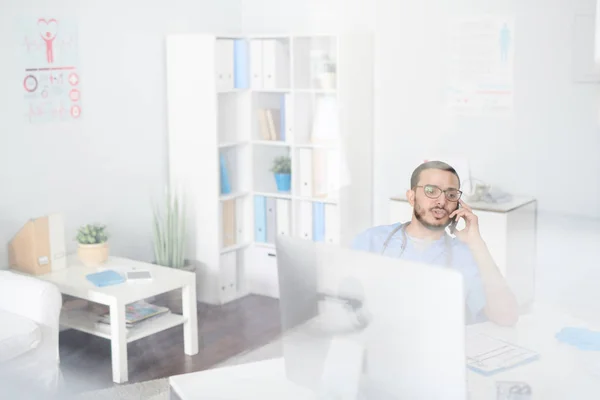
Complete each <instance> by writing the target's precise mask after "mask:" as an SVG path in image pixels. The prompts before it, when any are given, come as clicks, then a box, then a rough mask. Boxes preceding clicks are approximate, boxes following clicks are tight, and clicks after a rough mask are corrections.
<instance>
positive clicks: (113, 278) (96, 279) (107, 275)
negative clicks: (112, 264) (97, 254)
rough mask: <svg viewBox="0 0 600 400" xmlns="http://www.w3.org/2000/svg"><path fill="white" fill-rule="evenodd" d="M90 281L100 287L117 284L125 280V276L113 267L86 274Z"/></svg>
mask: <svg viewBox="0 0 600 400" xmlns="http://www.w3.org/2000/svg"><path fill="white" fill-rule="evenodd" d="M86 278H87V280H88V281H90V282H92V283H93V284H94V285H96V286H98V287H103V286H110V285H116V284H119V283H122V282H125V278H123V276H121V275H120V274H119V273H118V272H116V271H113V270H111V269H109V270H106V271H102V272H96V273H94V274H88V275H86Z"/></svg>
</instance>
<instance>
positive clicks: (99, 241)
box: [76, 224, 108, 266]
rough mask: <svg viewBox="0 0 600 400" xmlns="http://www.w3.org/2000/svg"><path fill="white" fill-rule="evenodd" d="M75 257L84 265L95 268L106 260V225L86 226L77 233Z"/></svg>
mask: <svg viewBox="0 0 600 400" xmlns="http://www.w3.org/2000/svg"><path fill="white" fill-rule="evenodd" d="M76 240H77V243H78V244H79V246H78V249H77V255H78V256H79V259H80V260H81V262H82V263H83V264H84V265H87V266H97V265H100V264H103V263H104V262H105V261H106V260H107V259H108V234H107V233H106V225H100V224H87V225H83V226H81V227H80V228H79V229H78V231H77V238H76Z"/></svg>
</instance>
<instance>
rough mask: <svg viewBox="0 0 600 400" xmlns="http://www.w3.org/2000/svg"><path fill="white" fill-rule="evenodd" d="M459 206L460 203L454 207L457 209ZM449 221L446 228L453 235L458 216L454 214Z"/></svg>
mask: <svg viewBox="0 0 600 400" xmlns="http://www.w3.org/2000/svg"><path fill="white" fill-rule="evenodd" d="M459 208H460V203H459V204H458V207H456V209H457V210H458V209H459ZM450 221H451V222H450V225H448V229H449V230H450V234H452V235H454V232H455V231H456V225H458V218H457V217H456V216H455V217H454V218H452V219H451V220H450Z"/></svg>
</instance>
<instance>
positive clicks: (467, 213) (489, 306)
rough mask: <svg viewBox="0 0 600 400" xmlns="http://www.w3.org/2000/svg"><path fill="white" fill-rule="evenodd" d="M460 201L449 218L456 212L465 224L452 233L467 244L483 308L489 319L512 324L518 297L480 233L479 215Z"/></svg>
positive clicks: (506, 324)
mask: <svg viewBox="0 0 600 400" xmlns="http://www.w3.org/2000/svg"><path fill="white" fill-rule="evenodd" d="M459 201H460V205H461V206H462V207H461V208H459V209H457V210H456V211H454V212H453V213H452V214H450V218H453V217H454V216H456V218H457V219H458V218H462V219H464V220H465V225H466V226H465V228H464V229H463V230H461V231H459V230H456V231H455V232H454V234H455V235H456V237H457V238H458V239H459V240H460V241H462V242H464V243H465V244H466V245H467V246H469V249H470V250H471V254H472V255H473V258H474V259H475V262H476V263H477V266H478V268H479V274H480V276H481V280H482V283H483V288H484V291H485V297H486V306H485V309H484V312H485V314H486V315H487V317H488V318H489V319H490V320H491V321H493V322H495V323H497V324H499V325H503V326H512V325H514V324H516V322H517V321H518V319H519V311H518V304H517V300H516V298H515V296H514V294H513V293H512V291H511V290H510V289H509V287H508V285H507V284H506V281H505V280H504V277H503V276H502V274H501V273H500V271H499V270H498V267H497V266H496V263H495V262H494V260H493V258H492V255H491V254H490V252H489V249H488V248H487V245H486V244H485V241H484V240H483V238H482V237H481V234H480V233H479V219H478V218H477V216H476V215H475V214H473V210H472V209H471V207H469V206H468V205H466V204H465V203H464V202H463V201H462V200H459Z"/></svg>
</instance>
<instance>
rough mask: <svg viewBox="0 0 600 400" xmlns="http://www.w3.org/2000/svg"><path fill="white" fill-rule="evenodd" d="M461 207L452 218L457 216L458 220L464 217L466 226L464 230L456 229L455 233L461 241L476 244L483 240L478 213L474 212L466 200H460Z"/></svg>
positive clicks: (451, 215)
mask: <svg viewBox="0 0 600 400" xmlns="http://www.w3.org/2000/svg"><path fill="white" fill-rule="evenodd" d="M458 201H459V202H460V205H461V207H460V208H457V209H456V210H455V211H454V212H453V213H452V214H450V218H454V217H456V218H457V220H458V219H459V218H462V219H464V220H465V225H466V226H465V228H464V229H462V230H460V231H459V230H458V229H457V230H456V231H455V232H454V234H455V235H456V237H457V238H458V239H459V240H460V241H461V242H464V243H466V244H468V245H471V244H475V243H477V242H480V241H481V240H482V238H481V234H480V233H479V219H478V218H477V215H475V214H473V209H472V208H471V207H469V206H468V205H467V204H466V203H465V202H464V201H462V200H458Z"/></svg>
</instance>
